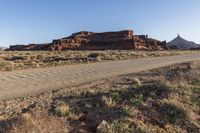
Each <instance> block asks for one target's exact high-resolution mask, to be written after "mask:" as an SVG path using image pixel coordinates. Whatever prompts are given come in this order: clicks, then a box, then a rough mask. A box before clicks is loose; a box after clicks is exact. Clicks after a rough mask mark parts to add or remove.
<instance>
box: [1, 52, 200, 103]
mask: <svg viewBox="0 0 200 133" xmlns="http://www.w3.org/2000/svg"><path fill="white" fill-rule="evenodd" d="M195 60H200V54H190V55H181V56H167V57H157V58H148V59H135V60H126V61H112V62H103V63H93V64H82V65H71V66H69V65H68V66H61V67H55V68H39V69H31V70H22V71H13V72H0V100H3V99H8V98H13V97H20V96H26V95H31V94H35V93H41V92H45V91H51V90H56V89H61V88H63V87H71V86H75V85H80V84H84V83H87V82H92V81H95V80H99V79H103V78H109V77H112V76H117V75H122V74H128V73H133V72H140V71H145V70H150V69H154V68H159V67H163V66H167V65H171V64H175V63H182V62H188V61H195Z"/></svg>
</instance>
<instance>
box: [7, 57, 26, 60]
mask: <svg viewBox="0 0 200 133" xmlns="http://www.w3.org/2000/svg"><path fill="white" fill-rule="evenodd" d="M6 60H9V61H16V60H26V57H25V56H13V57H9V58H6Z"/></svg>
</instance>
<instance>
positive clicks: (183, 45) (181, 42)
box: [167, 35, 200, 50]
mask: <svg viewBox="0 0 200 133" xmlns="http://www.w3.org/2000/svg"><path fill="white" fill-rule="evenodd" d="M167 46H168V47H170V48H171V49H179V50H190V49H198V48H200V45H198V44H196V43H194V42H192V41H187V40H186V39H184V38H182V37H181V36H180V35H178V36H177V37H176V38H175V39H173V40H172V41H171V42H169V43H168V44H167Z"/></svg>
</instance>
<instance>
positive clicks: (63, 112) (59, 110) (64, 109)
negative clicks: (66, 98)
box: [54, 105, 70, 117]
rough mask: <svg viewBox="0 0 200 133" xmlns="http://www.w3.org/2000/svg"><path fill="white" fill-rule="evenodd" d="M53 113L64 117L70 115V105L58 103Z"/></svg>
mask: <svg viewBox="0 0 200 133" xmlns="http://www.w3.org/2000/svg"><path fill="white" fill-rule="evenodd" d="M54 111H55V114H56V115H58V116H59V117H65V116H69V115H70V107H69V106H68V105H60V106H57V107H55V110H54Z"/></svg>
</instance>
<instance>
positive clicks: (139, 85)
mask: <svg viewBox="0 0 200 133" xmlns="http://www.w3.org/2000/svg"><path fill="white" fill-rule="evenodd" d="M132 83H133V85H134V86H135V87H137V88H138V87H141V86H142V83H141V81H140V80H139V79H138V78H133V80H132Z"/></svg>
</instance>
